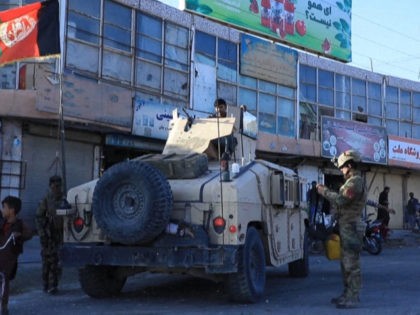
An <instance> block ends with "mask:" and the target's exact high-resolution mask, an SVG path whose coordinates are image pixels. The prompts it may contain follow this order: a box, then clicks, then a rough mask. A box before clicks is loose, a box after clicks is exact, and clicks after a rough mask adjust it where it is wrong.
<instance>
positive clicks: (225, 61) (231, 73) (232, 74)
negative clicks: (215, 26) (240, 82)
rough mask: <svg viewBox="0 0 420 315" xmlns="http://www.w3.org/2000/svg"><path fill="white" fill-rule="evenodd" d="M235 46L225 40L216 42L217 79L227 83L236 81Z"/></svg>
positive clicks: (236, 62)
mask: <svg viewBox="0 0 420 315" xmlns="http://www.w3.org/2000/svg"><path fill="white" fill-rule="evenodd" d="M237 50H238V49H237V45H236V44H235V43H232V42H229V41H227V40H224V39H221V38H219V40H218V56H217V57H218V58H217V77H218V78H220V79H222V80H226V81H229V82H235V83H236V81H237V64H238V61H237V60H238V57H237Z"/></svg>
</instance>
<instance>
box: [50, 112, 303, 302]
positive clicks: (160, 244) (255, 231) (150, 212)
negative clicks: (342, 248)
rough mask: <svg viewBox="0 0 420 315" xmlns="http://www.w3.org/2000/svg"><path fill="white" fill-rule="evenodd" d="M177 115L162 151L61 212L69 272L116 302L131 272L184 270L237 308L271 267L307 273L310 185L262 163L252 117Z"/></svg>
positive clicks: (73, 198) (82, 192) (121, 169)
mask: <svg viewBox="0 0 420 315" xmlns="http://www.w3.org/2000/svg"><path fill="white" fill-rule="evenodd" d="M244 116H245V117H246V119H244ZM173 117H174V118H173V120H172V121H171V124H170V133H169V136H168V139H167V142H166V145H165V148H164V150H163V152H162V154H149V155H144V156H140V157H138V158H135V159H132V160H129V161H123V162H120V163H118V164H115V165H113V166H112V167H110V168H109V169H107V170H106V171H105V172H104V174H103V175H102V176H101V177H100V178H99V179H96V180H93V181H91V182H88V183H85V184H83V185H80V186H77V187H74V188H72V189H70V190H69V191H68V194H67V200H68V201H69V203H70V205H71V209H70V208H69V209H59V210H58V214H60V215H62V216H63V217H64V221H65V224H64V225H65V226H64V245H63V249H62V252H61V258H62V261H63V265H64V266H66V265H78V266H80V270H79V280H80V284H81V287H82V289H83V290H84V292H85V293H86V294H88V295H89V296H91V297H95V298H104V297H109V296H113V295H116V294H118V293H119V292H120V291H121V290H122V288H123V286H124V283H125V282H126V279H127V277H128V276H130V275H134V274H136V273H140V272H144V271H151V272H168V273H174V272H175V273H176V272H179V273H184V274H185V273H187V274H191V275H194V276H199V277H200V276H203V277H206V278H211V279H214V280H215V281H223V282H224V284H225V287H226V290H227V293H228V294H229V296H230V298H231V299H232V300H233V301H239V302H251V303H252V302H257V301H259V300H260V299H261V298H262V297H263V295H264V290H265V284H266V267H267V266H274V267H278V266H281V265H284V264H288V270H289V274H290V275H291V276H294V277H305V276H307V275H308V272H309V266H308V250H307V234H306V231H305V224H304V220H305V219H306V218H307V215H306V211H305V206H306V204H305V202H304V201H303V196H304V195H305V192H304V191H303V190H304V189H305V187H306V185H305V181H304V180H303V179H302V178H300V177H299V176H297V174H296V173H295V172H293V171H292V170H290V169H288V168H285V167H282V166H279V165H276V164H274V163H271V162H268V161H265V160H260V159H255V158H254V154H255V144H256V139H255V138H254V137H255V136H256V135H257V132H256V120H255V119H252V118H251V119H250V118H249V117H252V116H251V115H249V113H245V114H244V111H243V110H240V111H239V110H237V113H236V114H235V115H234V117H228V118H192V117H191V116H189V117H188V118H183V117H178V115H177V114H176V113H174V115H173ZM220 152H222V153H223V154H220Z"/></svg>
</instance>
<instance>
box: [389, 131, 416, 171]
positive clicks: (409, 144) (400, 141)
mask: <svg viewBox="0 0 420 315" xmlns="http://www.w3.org/2000/svg"><path fill="white" fill-rule="evenodd" d="M388 146H389V149H388V164H389V165H394V166H402V167H407V168H416V169H420V141H419V140H414V139H407V138H401V137H397V136H388Z"/></svg>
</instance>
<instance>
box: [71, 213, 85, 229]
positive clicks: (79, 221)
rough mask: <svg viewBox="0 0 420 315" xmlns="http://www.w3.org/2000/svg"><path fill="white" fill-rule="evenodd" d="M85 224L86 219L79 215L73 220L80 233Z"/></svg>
mask: <svg viewBox="0 0 420 315" xmlns="http://www.w3.org/2000/svg"><path fill="white" fill-rule="evenodd" d="M84 225H85V221H84V220H83V219H82V218H81V217H77V218H76V219H74V220H73V227H74V230H75V231H76V232H77V233H80V232H81V231H82V230H83V226H84Z"/></svg>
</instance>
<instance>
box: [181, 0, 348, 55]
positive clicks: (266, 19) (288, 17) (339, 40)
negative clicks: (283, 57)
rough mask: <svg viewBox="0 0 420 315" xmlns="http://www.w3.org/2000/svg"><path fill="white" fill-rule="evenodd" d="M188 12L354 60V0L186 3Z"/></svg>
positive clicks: (192, 0)
mask: <svg viewBox="0 0 420 315" xmlns="http://www.w3.org/2000/svg"><path fill="white" fill-rule="evenodd" d="M185 8H186V10H189V11H192V12H195V13H198V14H201V15H205V16H207V17H209V18H213V19H216V20H219V21H223V22H225V23H229V24H231V25H235V26H238V27H239V28H242V29H244V30H251V31H252V32H256V33H260V34H262V35H264V36H268V37H270V38H272V39H273V40H275V41H280V42H283V43H286V44H289V45H291V46H294V47H297V48H301V49H304V50H309V51H311V52H314V53H318V54H322V55H324V56H326V57H329V58H334V59H338V60H341V61H344V62H350V61H351V0H338V1H337V0H335V1H332V0H318V1H303V0H186V3H185Z"/></svg>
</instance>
